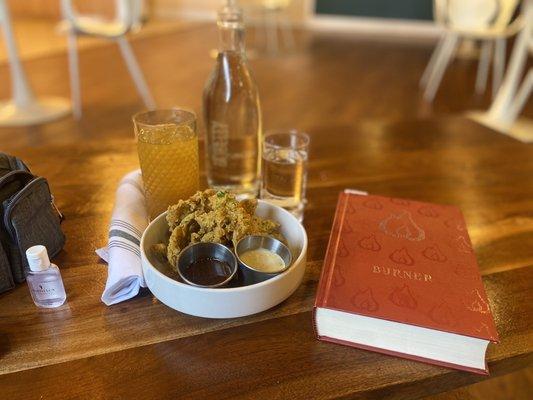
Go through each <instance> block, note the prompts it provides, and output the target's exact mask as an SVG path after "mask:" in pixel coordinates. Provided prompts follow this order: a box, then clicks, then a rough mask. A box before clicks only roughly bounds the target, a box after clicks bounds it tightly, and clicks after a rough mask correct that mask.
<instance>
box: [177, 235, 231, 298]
mask: <svg viewBox="0 0 533 400" xmlns="http://www.w3.org/2000/svg"><path fill="white" fill-rule="evenodd" d="M202 259H215V260H219V261H222V262H226V263H227V264H228V265H229V266H230V268H231V272H230V274H229V275H228V277H227V278H226V279H225V280H224V281H222V282H219V283H216V284H214V285H206V284H202V283H201V282H192V281H191V280H189V279H187V278H186V276H185V273H184V271H185V269H186V268H187V267H189V266H190V265H191V264H193V263H194V262H197V261H200V260H202ZM177 267H178V274H179V276H180V277H181V279H183V281H184V282H186V283H188V284H189V285H193V286H198V287H205V288H215V287H220V286H224V285H226V284H228V283H229V281H231V280H232V279H233V277H234V276H235V274H236V273H237V270H238V267H237V259H236V258H235V255H234V254H233V252H232V251H231V250H230V249H228V248H227V247H226V246H224V245H223V244H220V243H194V244H191V245H189V246H187V247H185V248H184V249H183V250H182V251H181V254H180V255H179V257H178V265H177ZM213 275H217V274H216V271H213Z"/></svg>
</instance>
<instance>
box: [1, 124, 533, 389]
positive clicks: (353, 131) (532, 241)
mask: <svg viewBox="0 0 533 400" xmlns="http://www.w3.org/2000/svg"><path fill="white" fill-rule="evenodd" d="M309 133H310V135H311V137H312V144H311V150H310V152H311V160H310V164H309V190H308V198H309V205H308V208H307V210H306V214H305V227H306V229H307V232H308V234H309V240H310V243H309V254H308V260H309V261H308V265H307V272H306V275H305V278H304V282H303V283H302V285H301V287H300V288H299V289H298V290H297V291H296V293H295V294H294V295H292V296H291V297H290V298H289V299H288V300H286V301H285V302H284V303H282V304H281V305H279V306H277V307H275V308H274V309H272V310H269V311H266V312H263V313H261V314H258V315H255V316H252V317H246V318H240V319H233V320H208V319H201V318H195V317H190V316H187V315H182V314H180V313H178V312H176V311H174V310H172V309H170V308H168V307H166V306H165V305H163V304H161V303H159V302H158V301H157V300H155V299H154V298H153V296H152V295H151V294H150V293H149V292H148V291H145V292H143V293H142V294H141V295H139V296H138V297H136V298H134V299H132V300H130V301H127V302H124V303H120V304H118V305H115V306H112V307H106V306H104V304H103V303H101V302H100V296H101V292H102V289H103V287H104V282H105V279H106V266H105V264H103V263H102V262H100V261H99V259H98V257H97V256H96V255H95V254H94V249H95V248H97V247H99V246H101V245H103V244H105V242H106V231H107V224H108V218H109V216H110V212H111V208H112V205H113V204H112V203H113V194H114V190H115V187H116V184H117V182H118V180H119V179H120V177H121V176H122V175H123V174H124V173H126V172H127V171H130V170H131V169H133V168H135V167H136V165H137V161H136V153H135V146H134V143H133V140H132V139H131V138H121V137H118V135H117V136H115V137H113V136H112V135H111V136H110V137H108V138H105V139H103V138H97V139H95V138H90V137H89V138H86V139H83V140H67V141H66V142H65V143H58V144H47V145H42V146H37V147H33V148H31V147H28V146H18V145H17V144H16V143H15V144H14V145H13V148H12V150H13V151H12V152H13V153H15V154H16V155H18V156H21V157H22V158H23V159H24V160H26V161H27V162H28V163H29V164H30V165H31V167H32V168H33V170H34V171H35V172H37V173H39V174H42V175H44V176H46V177H47V178H48V179H49V180H50V183H51V186H52V190H53V192H54V194H55V196H56V198H57V199H58V203H59V207H60V208H61V209H62V211H63V212H64V213H65V214H66V216H67V220H66V221H65V222H64V225H63V227H64V230H65V233H66V235H67V238H68V240H67V244H66V246H65V249H64V251H63V252H62V253H61V254H60V255H59V256H58V257H56V259H55V262H56V263H57V264H58V265H59V266H60V267H61V268H62V274H63V278H64V282H65V287H66V289H67V293H68V303H67V304H66V305H64V306H62V307H61V308H59V309H55V310H42V309H37V308H36V307H35V306H34V305H33V303H32V301H31V298H30V295H29V292H28V290H27V287H26V286H25V285H21V286H19V287H17V288H16V290H14V291H11V292H8V293H5V294H2V295H0V398H1V399H15V398H24V399H29V398H44V399H52V398H69V399H70V398H72V399H75V398H76V399H77V398H113V399H117V398H131V399H133V398H135V399H137V398H158V399H160V398H193V397H194V398H196V397H208V398H226V397H232V396H236V397H247V398H249V397H255V398H265V399H274V398H291V399H310V398H352V397H357V398H359V397H364V398H410V399H414V398H420V397H424V396H427V395H430V394H434V393H439V392H442V391H447V390H450V389H453V388H456V387H460V386H464V385H467V384H470V383H473V382H476V381H479V380H482V379H486V378H485V377H483V376H479V375H475V374H471V373H465V372H459V371H455V370H450V369H446V368H441V367H435V366H430V365H426V364H423V363H418V362H412V361H407V360H403V359H399V358H394V357H389V356H384V355H380V354H376V353H372V352H368V351H362V350H357V349H352V348H347V347H343V346H338V345H333V344H328V343H323V342H318V341H317V340H315V338H314V336H313V330H312V326H311V312H310V310H311V307H312V304H313V299H314V296H315V291H316V286H317V280H318V276H319V272H320V269H321V267H322V259H323V256H324V252H325V247H326V244H327V240H328V236H329V231H330V227H331V223H332V217H333V213H334V207H335V200H336V197H337V194H338V192H339V191H340V190H342V189H343V188H346V187H351V188H358V189H363V190H367V191H369V192H371V193H376V194H378V193H379V194H383V195H391V196H399V197H406V198H413V199H418V200H422V201H433V202H441V203H449V204H457V205H459V206H460V207H461V208H462V210H463V212H464V214H465V217H466V220H467V223H468V228H469V232H470V235H471V238H472V241H473V243H474V246H475V251H476V254H477V257H478V260H479V265H480V269H481V273H482V275H483V280H484V284H485V287H486V290H487V293H488V297H489V299H490V303H491V307H492V309H493V312H494V317H495V320H496V324H497V328H498V332H499V334H500V338H501V343H500V344H498V345H491V346H490V348H489V351H488V355H487V358H488V361H489V367H490V370H491V373H492V376H496V375H500V374H505V373H507V372H510V371H513V370H516V369H519V368H522V367H524V366H526V365H530V364H531V362H532V360H533V331H532V327H533V305H532V302H531V293H532V290H533V269H532V268H531V265H532V264H533V252H532V248H533V217H532V214H533V202H532V199H533V185H532V178H531V177H532V174H533V148H532V147H531V146H529V145H525V144H522V143H520V142H517V141H515V140H513V139H510V138H507V137H505V136H502V135H500V134H497V133H495V132H492V131H490V130H487V129H485V128H483V127H481V126H479V125H476V124H475V123H473V122H469V121H467V120H464V119H461V118H440V119H436V118H434V119H427V120H406V121H403V122H396V123H385V122H376V123H366V124H360V125H353V126H343V125H339V126H331V127H327V128H317V129H310V130H309ZM19 138H21V137H19ZM7 147H9V146H7ZM39 396H41V397H39Z"/></svg>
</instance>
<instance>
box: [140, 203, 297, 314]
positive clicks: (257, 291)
mask: <svg viewBox="0 0 533 400" xmlns="http://www.w3.org/2000/svg"><path fill="white" fill-rule="evenodd" d="M256 215H258V216H260V217H263V218H269V219H273V220H275V221H277V222H279V223H280V225H281V232H282V233H283V235H284V236H285V238H286V239H287V241H288V244H289V248H290V249H291V252H292V254H293V260H294V261H293V263H292V265H291V267H290V268H289V269H288V270H287V271H285V272H283V273H281V274H279V275H278V276H275V277H274V278H272V279H269V280H267V281H264V282H261V283H256V284H254V285H249V286H242V287H235V288H213V289H209V288H199V287H195V286H190V285H187V284H185V283H181V282H178V281H177V280H175V279H173V278H172V276H173V274H172V273H171V271H170V270H169V267H168V266H167V265H166V264H164V263H162V262H161V261H160V260H158V258H157V257H155V256H154V254H153V252H152V251H151V250H150V249H151V247H152V245H154V244H156V243H161V242H163V241H165V240H166V238H167V236H168V233H167V231H168V225H167V222H166V219H165V216H166V212H165V213H163V214H161V215H160V216H158V217H157V218H156V219H154V220H153V221H152V222H151V223H150V225H148V227H147V228H146V230H145V231H144V234H143V236H142V239H141V258H142V268H143V273H144V279H145V280H146V284H147V285H148V288H149V289H150V290H151V291H152V293H153V294H154V296H155V297H157V298H158V299H159V300H160V301H161V302H163V303H164V304H166V305H167V306H169V307H171V308H173V309H175V310H178V311H181V312H183V313H186V314H190V315H196V316H199V317H206V318H234V317H243V316H245V315H250V314H255V313H258V312H261V311H264V310H267V309H269V308H271V307H274V306H275V305H277V304H279V303H281V302H282V301H283V300H285V299H286V298H287V297H289V296H290V295H291V294H292V293H293V292H294V291H295V290H296V289H297V288H298V286H300V283H301V282H302V278H303V276H304V272H305V263H306V257H307V234H306V232H305V229H304V227H303V226H302V225H301V224H300V223H299V222H298V220H297V219H296V218H295V217H294V216H293V215H292V214H291V213H289V212H288V211H286V210H284V209H283V208H281V207H278V206H274V205H271V204H269V203H266V202H264V201H261V200H259V204H258V206H257V210H256Z"/></svg>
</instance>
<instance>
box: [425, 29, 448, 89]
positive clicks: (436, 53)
mask: <svg viewBox="0 0 533 400" xmlns="http://www.w3.org/2000/svg"><path fill="white" fill-rule="evenodd" d="M445 39H446V37H445V36H442V37H441V38H440V39H439V41H438V42H437V46H436V47H435V50H433V53H431V58H430V59H429V62H428V65H427V66H426V69H425V70H424V73H423V74H422V77H421V78H420V82H419V85H420V87H421V88H424V87H425V86H426V84H427V83H428V79H429V76H430V75H431V72H432V71H433V69H434V68H435V63H436V62H437V59H438V58H439V57H440V54H441V53H442V45H443V44H444V41H445Z"/></svg>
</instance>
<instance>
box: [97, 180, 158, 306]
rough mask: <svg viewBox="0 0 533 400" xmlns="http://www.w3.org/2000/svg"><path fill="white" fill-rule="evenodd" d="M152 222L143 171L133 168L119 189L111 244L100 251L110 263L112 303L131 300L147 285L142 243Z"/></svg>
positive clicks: (105, 296) (108, 300) (107, 294)
mask: <svg viewBox="0 0 533 400" xmlns="http://www.w3.org/2000/svg"><path fill="white" fill-rule="evenodd" d="M149 221H150V219H149V217H148V212H147V210H146V200H145V197H144V189H143V182H142V176H141V171H140V170H136V171H132V172H130V173H129V174H126V175H125V176H124V178H122V180H121V181H120V183H119V185H118V188H117V193H116V198H115V207H114V209H113V214H112V216H111V224H110V226H109V239H108V243H107V247H104V248H101V249H98V250H96V254H98V255H99V256H100V257H101V258H102V259H103V260H104V261H106V262H107V263H108V265H109V267H108V271H107V282H106V285H105V289H104V293H102V301H103V302H104V303H105V304H106V305H108V306H110V305H111V304H116V303H120V302H121V301H124V300H128V299H131V298H132V297H134V296H136V295H137V294H138V293H139V289H140V288H141V287H146V283H145V282H144V277H143V273H142V267H141V251H140V246H139V245H140V241H141V236H142V233H143V232H144V230H145V229H146V227H147V226H148V223H149Z"/></svg>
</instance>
